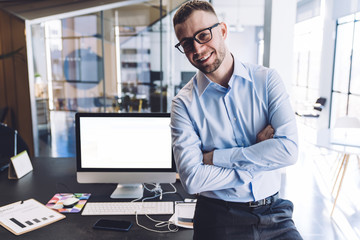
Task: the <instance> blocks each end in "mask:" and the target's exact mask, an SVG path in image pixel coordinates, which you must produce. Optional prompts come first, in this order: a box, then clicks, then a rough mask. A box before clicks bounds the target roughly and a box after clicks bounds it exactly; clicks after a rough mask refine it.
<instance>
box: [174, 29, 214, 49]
mask: <svg viewBox="0 0 360 240" xmlns="http://www.w3.org/2000/svg"><path fill="white" fill-rule="evenodd" d="M219 25H220V23H219V22H218V23H215V24H214V25H212V26H211V27H208V28H204V29H201V30H199V31H197V32H196V33H194V36H193V37H189V38H184V39H182V40H181V41H180V42H178V43H177V44H176V45H175V48H177V49H178V50H179V51H180V52H181V53H185V50H184V51H182V50H181V49H180V48H179V47H180V45H181V42H183V41H184V40H188V39H191V40H193V41H194V40H195V41H196V42H197V43H199V44H205V43H208V42H210V41H211V40H212V38H213V35H212V31H211V29H213V28H215V27H217V26H219ZM205 30H209V31H210V35H211V37H210V39H209V40H208V41H206V42H200V41H199V40H198V39H196V35H198V34H199V33H200V32H202V31H205Z"/></svg>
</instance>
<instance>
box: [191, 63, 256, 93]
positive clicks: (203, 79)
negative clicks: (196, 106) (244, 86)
mask: <svg viewBox="0 0 360 240" xmlns="http://www.w3.org/2000/svg"><path fill="white" fill-rule="evenodd" d="M236 77H240V78H243V79H245V80H248V81H250V82H251V81H252V79H251V78H250V75H249V72H248V69H247V68H246V67H245V65H244V64H243V63H242V62H241V61H239V60H238V59H236V58H235V57H234V73H233V75H232V76H231V78H230V81H229V86H230V87H231V86H232V84H233V81H234V79H236ZM196 79H197V85H198V90H199V96H201V95H202V94H203V93H204V92H205V90H206V88H207V87H208V86H209V85H210V84H211V83H213V82H212V81H211V80H210V79H209V78H208V77H207V76H206V75H205V74H204V73H203V72H201V71H198V72H197V74H196Z"/></svg>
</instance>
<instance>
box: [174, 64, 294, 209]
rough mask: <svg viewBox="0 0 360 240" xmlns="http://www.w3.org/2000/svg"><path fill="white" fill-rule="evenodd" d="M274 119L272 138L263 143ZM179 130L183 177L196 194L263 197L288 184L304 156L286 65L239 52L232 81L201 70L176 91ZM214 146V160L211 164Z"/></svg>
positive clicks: (177, 155) (234, 199)
mask: <svg viewBox="0 0 360 240" xmlns="http://www.w3.org/2000/svg"><path fill="white" fill-rule="evenodd" d="M268 124H271V126H272V127H273V128H274V130H275V133H274V137H273V138H272V139H268V140H266V141H263V142H260V143H256V135H257V134H258V133H259V132H260V131H261V130H262V129H264V128H265V127H266V126H267V125H268ZM170 127H171V132H172V144H173V150H174V157H175V162H176V166H177V169H178V172H179V174H180V179H181V182H182V185H183V186H184V188H185V190H187V192H189V193H190V194H195V193H199V194H201V195H203V196H206V197H210V198H217V199H222V200H226V201H232V202H248V201H257V200H260V199H263V198H266V197H268V196H271V195H272V194H275V193H276V192H278V191H279V190H280V184H281V172H282V168H284V167H286V166H289V165H292V164H294V163H295V162H296V160H297V153H298V147H297V127H296V121H295V115H294V112H293V110H292V107H291V104H290V101H289V96H288V94H287V93H286V89H285V86H284V84H283V82H282V80H281V78H280V76H279V75H278V73H277V72H276V71H275V70H273V69H269V68H265V67H262V66H258V65H251V64H245V63H242V62H240V61H238V60H236V59H235V58H234V72H233V75H232V76H231V79H230V81H229V87H228V88H225V87H223V86H221V85H219V84H216V83H214V82H212V81H211V80H209V79H208V78H207V77H206V76H205V75H204V74H203V73H202V72H200V71H198V72H197V74H196V75H195V76H194V77H193V78H192V79H191V80H190V81H189V82H188V83H187V84H186V86H185V87H184V88H183V89H182V90H180V92H179V93H178V95H177V96H176V97H175V98H174V99H173V102H172V109H171V124H170ZM212 150H214V155H213V164H214V165H205V164H203V162H202V160H203V154H202V152H203V151H205V152H207V151H212Z"/></svg>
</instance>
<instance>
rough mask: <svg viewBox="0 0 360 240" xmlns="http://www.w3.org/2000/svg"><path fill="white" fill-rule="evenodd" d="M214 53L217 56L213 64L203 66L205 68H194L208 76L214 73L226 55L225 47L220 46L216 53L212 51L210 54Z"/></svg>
mask: <svg viewBox="0 0 360 240" xmlns="http://www.w3.org/2000/svg"><path fill="white" fill-rule="evenodd" d="M216 53H217V56H216V59H215V60H214V61H213V63H211V64H209V65H205V66H202V65H200V66H197V65H194V67H196V68H197V69H199V70H200V71H201V72H203V73H204V74H209V73H213V72H215V71H216V70H217V69H218V68H219V67H220V65H221V64H222V62H223V61H224V59H225V54H226V50H225V47H224V46H221V47H220V48H219V50H218V51H214V52H213V53H212V54H216ZM211 57H212V56H211Z"/></svg>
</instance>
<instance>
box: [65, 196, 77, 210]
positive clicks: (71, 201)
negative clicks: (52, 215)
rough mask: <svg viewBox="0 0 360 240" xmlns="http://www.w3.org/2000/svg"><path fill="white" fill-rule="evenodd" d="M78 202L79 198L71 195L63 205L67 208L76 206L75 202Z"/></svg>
mask: <svg viewBox="0 0 360 240" xmlns="http://www.w3.org/2000/svg"><path fill="white" fill-rule="evenodd" d="M78 202H79V199H78V198H76V197H70V198H67V199H65V201H64V202H63V205H64V207H66V208H71V207H73V206H75V204H76V203H78Z"/></svg>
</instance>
